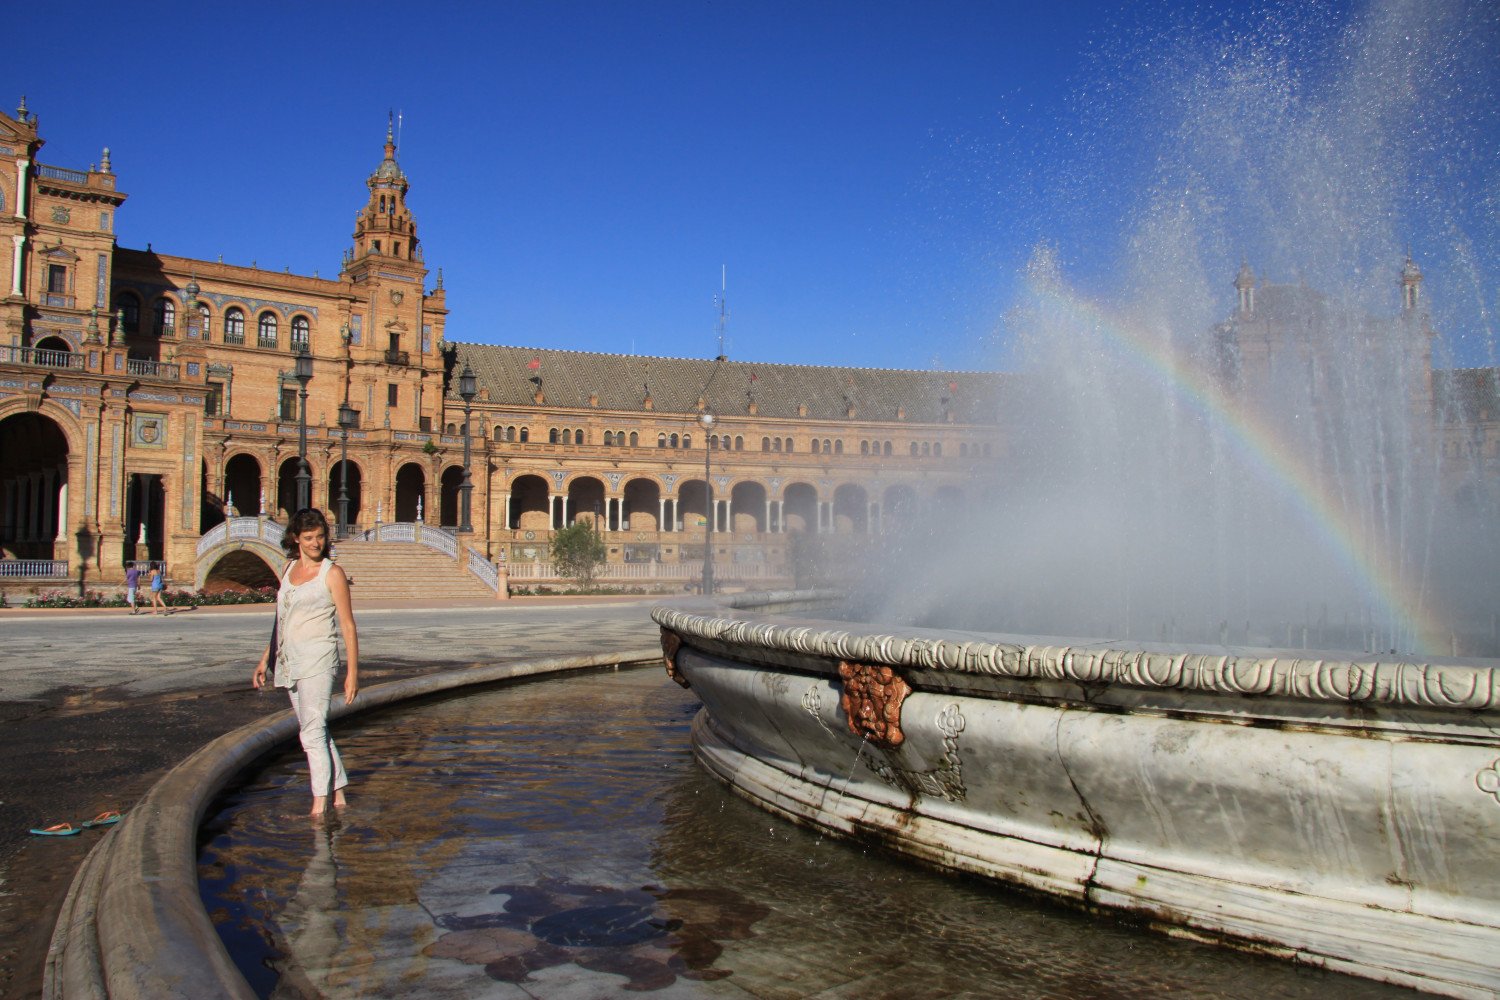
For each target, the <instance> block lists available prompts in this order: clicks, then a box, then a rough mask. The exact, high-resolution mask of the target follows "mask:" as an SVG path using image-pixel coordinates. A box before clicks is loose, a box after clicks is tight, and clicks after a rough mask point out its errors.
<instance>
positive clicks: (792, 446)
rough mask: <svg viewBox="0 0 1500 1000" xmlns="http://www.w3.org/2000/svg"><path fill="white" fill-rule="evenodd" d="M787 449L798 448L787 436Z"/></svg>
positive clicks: (793, 449)
mask: <svg viewBox="0 0 1500 1000" xmlns="http://www.w3.org/2000/svg"><path fill="white" fill-rule="evenodd" d="M786 450H787V451H795V450H796V448H795V446H794V444H793V442H792V439H791V438H787V439H786Z"/></svg>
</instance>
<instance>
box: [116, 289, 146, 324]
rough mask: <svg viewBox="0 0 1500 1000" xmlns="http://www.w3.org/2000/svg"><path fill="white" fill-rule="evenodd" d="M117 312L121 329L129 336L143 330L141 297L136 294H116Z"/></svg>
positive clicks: (123, 292)
mask: <svg viewBox="0 0 1500 1000" xmlns="http://www.w3.org/2000/svg"><path fill="white" fill-rule="evenodd" d="M115 312H116V313H118V314H119V316H120V327H121V329H122V330H124V332H125V333H127V334H135V333H139V332H140V330H141V297H140V296H139V295H137V294H135V293H134V292H125V291H122V292H116V293H115Z"/></svg>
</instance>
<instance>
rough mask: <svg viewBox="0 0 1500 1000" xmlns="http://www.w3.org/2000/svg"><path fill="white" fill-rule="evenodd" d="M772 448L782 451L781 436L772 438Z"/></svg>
mask: <svg viewBox="0 0 1500 1000" xmlns="http://www.w3.org/2000/svg"><path fill="white" fill-rule="evenodd" d="M771 450H772V451H780V450H781V438H772V439H771Z"/></svg>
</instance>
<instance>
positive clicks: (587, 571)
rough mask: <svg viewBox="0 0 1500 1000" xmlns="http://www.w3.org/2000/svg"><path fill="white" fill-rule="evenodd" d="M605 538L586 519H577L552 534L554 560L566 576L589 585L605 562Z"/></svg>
mask: <svg viewBox="0 0 1500 1000" xmlns="http://www.w3.org/2000/svg"><path fill="white" fill-rule="evenodd" d="M604 554H605V549H604V539H602V538H600V537H599V533H598V532H596V531H595V530H594V526H593V525H591V524H589V523H588V522H586V521H575V522H573V523H572V524H570V525H568V526H567V527H566V528H564V529H562V530H561V531H559V532H558V533H557V534H555V535H553V536H552V561H553V562H554V563H556V564H557V568H558V570H559V571H560V572H561V573H562V574H563V575H564V576H566V577H571V578H572V579H574V580H576V581H577V582H578V583H579V584H581V585H583V586H585V587H587V586H588V585H589V584H591V583H593V582H594V571H595V570H596V569H598V568H599V564H600V563H602V562H604Z"/></svg>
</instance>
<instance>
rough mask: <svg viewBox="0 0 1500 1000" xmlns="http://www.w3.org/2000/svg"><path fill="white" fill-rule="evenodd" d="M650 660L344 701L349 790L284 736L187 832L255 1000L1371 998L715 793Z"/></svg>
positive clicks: (1313, 974)
mask: <svg viewBox="0 0 1500 1000" xmlns="http://www.w3.org/2000/svg"><path fill="white" fill-rule="evenodd" d="M696 710H697V703H696V701H695V700H694V699H693V697H692V694H691V692H687V691H682V690H681V689H679V688H678V687H676V686H675V685H673V684H672V683H670V681H668V680H667V678H666V677H665V676H664V674H663V673H662V672H661V671H660V670H642V671H629V672H624V673H599V674H590V675H585V676H575V677H570V678H566V679H559V680H552V681H546V682H543V683H532V684H520V685H512V686H509V687H504V688H499V689H495V690H491V691H487V692H483V693H479V694H474V695H470V696H467V697H462V698H450V699H445V700H442V701H434V702H428V703H424V704H422V705H418V706H413V707H408V708H406V709H403V710H392V711H390V712H386V713H382V714H380V715H378V716H373V717H370V718H364V719H359V720H351V724H350V725H344V726H341V727H340V728H339V729H338V731H337V734H336V735H337V738H338V740H339V744H340V747H341V749H342V751H343V753H344V759H345V762H346V765H347V766H348V767H349V769H350V774H351V780H352V782H353V785H352V787H351V789H350V803H351V804H350V807H349V809H348V810H347V811H346V812H345V813H344V814H343V815H342V816H341V817H340V818H339V819H338V820H337V821H336V822H333V823H331V824H329V825H327V826H323V827H314V826H312V825H311V824H310V823H309V822H308V821H307V820H306V819H305V818H303V817H301V816H300V812H302V811H305V806H306V795H307V791H306V787H305V777H304V764H303V761H302V759H301V754H300V753H296V754H287V755H284V756H283V757H281V758H279V759H276V760H274V761H272V762H270V763H269V764H268V766H267V767H265V768H264V769H263V770H261V771H260V772H258V773H257V774H255V775H251V776H248V777H247V779H246V782H245V783H244V784H243V785H241V786H240V787H238V788H236V789H234V790H232V792H231V793H229V794H227V795H226V796H225V797H224V798H223V799H222V800H221V802H220V804H219V808H218V811H217V812H216V814H211V815H210V817H209V819H208V821H207V823H206V825H205V827H204V830H203V836H202V851H201V855H200V877H201V879H202V886H203V895H204V900H205V905H206V906H207V908H208V910H209V912H210V914H211V916H212V917H213V919H214V921H215V924H216V926H217V927H218V929H219V931H220V934H221V935H222V936H223V938H224V940H225V942H226V944H227V945H228V946H229V948H230V951H231V953H232V954H234V956H235V958H236V961H237V962H238V963H239V964H240V967H241V968H242V969H243V970H244V972H245V974H246V976H247V978H248V979H250V981H251V982H252V984H253V985H254V986H255V988H256V990H257V991H258V992H259V993H260V995H262V996H266V997H288V996H330V997H355V996H361V997H363V996H409V995H422V996H432V997H471V996H485V997H502V998H504V997H516V998H522V997H549V998H597V997H606V996H614V995H620V994H622V993H624V994H634V993H649V994H651V995H653V996H659V997H663V998H667V997H674V998H675V997H769V998H784V1000H793V998H805V997H829V998H832V997H859V998H861V1000H867V998H881V997H889V998H893V1000H894V998H898V997H899V998H902V1000H910V998H926V997H932V998H938V997H990V998H993V997H1001V998H1056V1000H1080V998H1095V997H1121V998H1143V1000H1144V998H1153V1000H1154V998H1158V997H1162V996H1183V997H1226V998H1245V1000H1269V998H1303V997H1306V998H1313V997H1317V998H1320V1000H1321V998H1342V997H1348V998H1354V997H1358V998H1383V997H1397V996H1403V997H1405V996H1414V995H1415V994H1412V993H1409V992H1408V991H1404V990H1399V989H1395V988H1392V987H1384V986H1380V985H1378V984H1375V983H1370V982H1367V981H1364V980H1358V979H1352V978H1348V977H1343V976H1339V975H1333V974H1329V973H1325V972H1321V971H1319V970H1316V969H1311V968H1306V967H1300V966H1296V965H1292V964H1290V963H1287V962H1283V961H1279V960H1276V959H1270V958H1265V957H1260V956H1254V955H1247V954H1241V953H1238V952H1231V951H1227V950H1224V949H1219V948H1213V947H1209V946H1206V945H1200V944H1195V943H1191V942H1185V941H1179V940H1174V939H1170V938H1167V937H1165V936H1162V935H1158V934H1154V933H1151V932H1149V931H1147V930H1144V929H1142V928H1139V927H1136V926H1132V925H1129V924H1126V923H1122V922H1120V921H1118V920H1115V919H1112V918H1109V917H1094V916H1090V915H1088V914H1085V913H1081V912H1078V911H1075V910H1072V909H1068V908H1064V907H1061V906H1058V905H1054V904H1052V903H1050V902H1047V901H1042V900H1037V899H1035V898H1031V897H1027V896H1022V895H1018V894H1016V893H1013V892H1008V891H1006V890H1004V889H1001V888H997V887H994V886H991V885H988V884H984V883H980V882H978V881H976V880H974V879H969V878H960V877H951V876H946V875H943V874H939V873H935V872H930V871H926V870H923V869H920V868H916V867H913V866H912V865H910V864H909V863H906V862H904V861H901V860H899V859H896V858H893V857H890V856H887V855H885V854H883V853H881V852H880V851H879V850H876V849H874V848H865V847H863V846H861V845H858V844H850V843H844V842H838V841H833V840H829V839H826V838H823V837H819V836H818V835H817V834H816V833H813V832H811V831H808V830H804V829H801V828H799V827H796V826H794V825H792V824H789V823H786V822H783V821H781V820H778V819H775V818H773V817H771V816H769V815H767V814H765V813H763V812H762V811H760V810H759V809H758V808H756V807H754V806H751V805H749V804H748V803H745V802H743V801H741V800H740V799H738V798H736V797H734V796H732V795H731V794H729V793H728V792H727V790H725V789H724V788H722V787H721V786H719V785H718V784H716V783H715V782H714V781H712V780H711V779H710V778H708V777H707V776H706V775H705V774H703V773H702V772H701V771H700V770H699V768H698V767H697V765H696V764H695V763H694V761H693V759H692V756H691V752H690V750H689V749H688V736H687V729H688V724H689V722H690V720H691V718H692V716H693V714H694V713H695V712H696Z"/></svg>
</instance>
